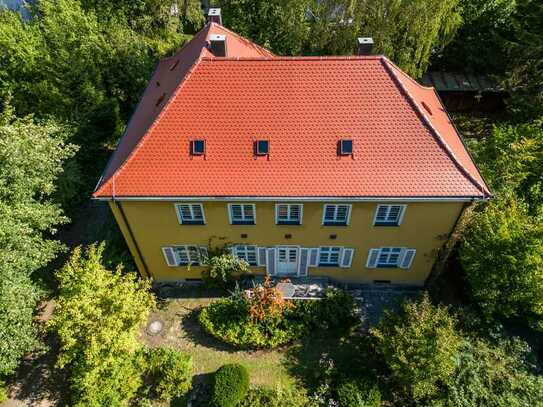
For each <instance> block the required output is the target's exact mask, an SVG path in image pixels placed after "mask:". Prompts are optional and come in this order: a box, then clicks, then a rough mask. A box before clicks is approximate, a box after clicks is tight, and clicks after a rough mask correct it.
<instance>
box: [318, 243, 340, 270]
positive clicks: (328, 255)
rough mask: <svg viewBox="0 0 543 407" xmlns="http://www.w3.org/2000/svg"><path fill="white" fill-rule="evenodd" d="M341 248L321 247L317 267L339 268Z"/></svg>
mask: <svg viewBox="0 0 543 407" xmlns="http://www.w3.org/2000/svg"><path fill="white" fill-rule="evenodd" d="M340 253H341V247H321V248H320V249H319V266H339V256H340Z"/></svg>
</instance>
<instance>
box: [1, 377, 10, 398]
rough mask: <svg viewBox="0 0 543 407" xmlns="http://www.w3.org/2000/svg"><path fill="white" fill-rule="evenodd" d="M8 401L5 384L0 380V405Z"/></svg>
mask: <svg viewBox="0 0 543 407" xmlns="http://www.w3.org/2000/svg"><path fill="white" fill-rule="evenodd" d="M7 399H8V389H7V386H6V383H4V382H3V381H2V380H0V403H3V402H4V401H6V400H7Z"/></svg>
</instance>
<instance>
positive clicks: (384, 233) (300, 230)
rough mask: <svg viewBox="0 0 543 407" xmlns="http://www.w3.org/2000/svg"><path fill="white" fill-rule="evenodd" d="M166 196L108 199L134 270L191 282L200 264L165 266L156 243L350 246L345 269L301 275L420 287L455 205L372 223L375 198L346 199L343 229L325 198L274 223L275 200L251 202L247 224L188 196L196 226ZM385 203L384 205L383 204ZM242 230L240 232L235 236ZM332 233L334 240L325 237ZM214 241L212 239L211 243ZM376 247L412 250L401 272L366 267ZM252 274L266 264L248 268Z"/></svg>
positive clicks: (410, 207) (423, 207) (421, 208)
mask: <svg viewBox="0 0 543 407" xmlns="http://www.w3.org/2000/svg"><path fill="white" fill-rule="evenodd" d="M182 202H184V201H182V200H180V201H178V202H172V201H115V202H110V207H111V209H112V211H113V214H114V216H115V218H116V220H117V223H118V224H119V226H120V229H121V231H122V233H123V235H124V237H125V239H126V241H127V243H128V246H129V248H130V250H131V252H132V255H133V256H134V258H135V261H136V265H137V267H138V269H139V270H140V272H141V273H142V275H144V276H146V275H149V276H151V277H152V278H153V280H154V281H157V282H160V281H174V280H184V279H197V278H200V276H201V271H202V270H203V266H195V265H191V266H174V267H172V266H168V264H167V262H166V260H165V256H164V253H163V251H162V247H167V246H177V245H197V246H207V245H208V243H209V241H210V238H212V237H215V238H223V240H222V242H223V243H225V242H226V243H232V244H243V245H256V246H259V247H276V246H283V245H284V246H295V247H304V248H319V247H323V246H341V247H345V248H352V249H354V253H353V258H352V263H351V266H350V267H329V266H327V267H318V266H317V267H309V268H308V275H309V276H328V277H331V278H334V279H335V280H339V281H343V282H353V283H372V282H375V281H390V282H391V283H394V284H410V285H422V284H424V281H425V280H426V278H427V276H428V275H429V273H430V271H431V268H432V266H433V264H434V262H435V259H436V255H437V251H438V250H439V248H440V247H441V246H442V245H443V244H444V242H445V240H446V239H447V238H448V235H449V233H450V232H451V230H452V229H453V228H454V226H455V223H456V221H457V219H458V217H459V216H460V215H461V213H462V210H463V207H464V203H463V202H401V201H399V202H397V203H400V204H404V205H406V207H405V212H404V215H403V218H402V221H401V224H400V225H399V226H374V215H375V211H376V208H377V205H378V204H379V202H352V203H350V204H351V205H352V207H351V208H352V209H351V214H350V219H349V224H348V225H347V226H324V225H323V224H322V221H323V207H324V204H325V203H327V202H300V203H303V219H302V224H301V225H277V224H276V219H275V216H276V213H275V204H276V202H264V201H257V202H254V201H253V202H251V201H246V203H254V204H255V205H256V224H255V225H231V224H230V219H229V215H228V202H218V201H207V202H206V201H196V202H199V203H201V204H203V208H204V213H205V224H204V225H182V224H180V223H179V221H178V217H177V214H176V209H175V203H182ZM386 203H387V204H388V203H389V202H386ZM242 235H246V237H242ZM288 235H290V237H288ZM333 235H335V237H334V236H333ZM213 241H214V242H216V243H221V242H219V241H218V240H217V239H214V240H213ZM380 247H403V248H412V249H416V255H415V257H414V259H413V261H412V263H411V266H410V267H409V268H408V269H403V268H386V267H385V268H368V267H366V264H367V259H368V254H369V250H370V249H372V248H380ZM252 269H253V272H254V273H256V274H263V273H265V272H266V267H252Z"/></svg>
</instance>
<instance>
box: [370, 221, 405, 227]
mask: <svg viewBox="0 0 543 407" xmlns="http://www.w3.org/2000/svg"><path fill="white" fill-rule="evenodd" d="M373 226H385V227H386V226H392V227H394V226H395V227H398V226H400V225H398V224H397V223H392V222H375V223H374V224H373Z"/></svg>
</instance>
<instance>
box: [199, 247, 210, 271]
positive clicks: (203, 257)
mask: <svg viewBox="0 0 543 407" xmlns="http://www.w3.org/2000/svg"><path fill="white" fill-rule="evenodd" d="M208 256H209V255H208V253H207V247H206V246H200V265H201V266H203V265H206V264H207V258H208Z"/></svg>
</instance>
